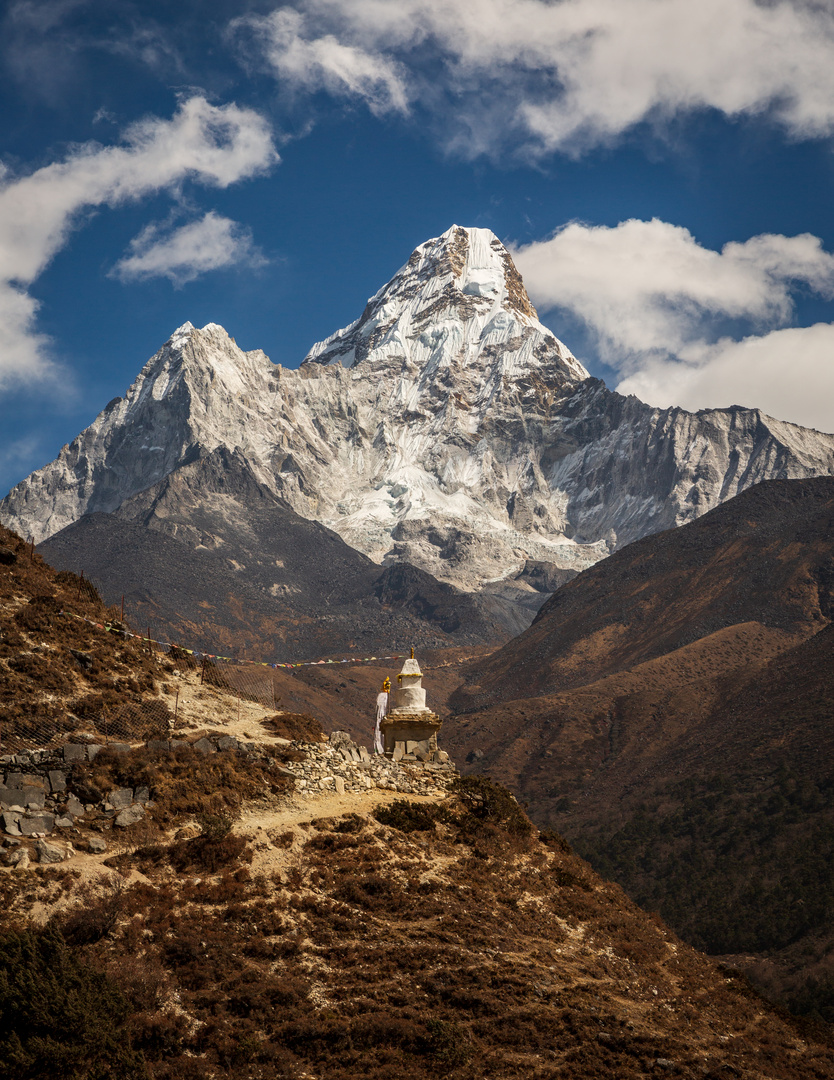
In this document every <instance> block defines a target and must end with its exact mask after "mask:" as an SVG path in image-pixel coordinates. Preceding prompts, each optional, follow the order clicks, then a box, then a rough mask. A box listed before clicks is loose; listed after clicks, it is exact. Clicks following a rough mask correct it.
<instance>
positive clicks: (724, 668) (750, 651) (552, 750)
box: [447, 478, 834, 1019]
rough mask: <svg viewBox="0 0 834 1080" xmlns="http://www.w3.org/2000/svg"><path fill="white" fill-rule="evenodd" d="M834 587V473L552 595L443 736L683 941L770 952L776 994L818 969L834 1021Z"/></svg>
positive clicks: (737, 508)
mask: <svg viewBox="0 0 834 1080" xmlns="http://www.w3.org/2000/svg"><path fill="white" fill-rule="evenodd" d="M832 585H834V480H830V479H827V478H820V479H814V480H805V481H784V482H782V481H774V482H770V483H767V484H762V485H759V486H758V487H755V488H752V489H750V490H749V491H747V492H745V493H743V494H742V495H740V496H738V497H737V498H735V499H734V500H732V501H731V502H729V503H726V504H725V505H723V506H722V507H719V508H718V509H716V510H714V511H712V512H711V513H710V514H707V515H705V516H704V517H703V518H701V519H700V520H699V521H697V522H694V523H692V524H690V525H687V526H685V527H683V528H681V529H678V530H675V531H672V532H667V533H663V534H659V535H657V536H654V537H650V538H648V539H645V540H642V541H639V542H637V543H635V544H632V545H631V546H629V547H628V548H625V549H624V550H623V551H621V552H618V553H616V554H615V555H613V556H612V557H611V558H609V559H608V560H606V561H605V562H604V563H601V564H598V565H597V566H595V567H593V568H592V569H590V570H588V571H585V572H584V573H583V574H581V575H580V576H579V577H578V578H576V579H575V580H574V581H572V582H570V583H569V584H568V585H566V586H565V587H564V588H563V589H561V590H560V591H559V592H558V593H556V594H555V596H554V597H553V598H552V600H550V601H549V602H548V604H546V605H545V607H544V608H543V610H542V612H541V614H540V615H539V617H538V618H537V620H536V622H535V623H534V624H533V626H532V627H531V628H530V630H528V631H527V632H526V633H525V634H523V635H521V636H520V637H519V638H517V639H515V640H514V641H512V642H511V643H510V644H509V645H507V646H505V647H504V648H503V649H501V650H500V651H499V652H497V653H496V654H494V655H493V656H491V657H489V658H487V659H485V660H483V661H482V662H480V663H479V664H478V666H477V667H476V668H475V667H470V669H469V670H468V672H467V673H466V675H467V681H466V684H465V685H464V686H463V687H462V688H461V689H460V690H458V691H457V692H456V693H455V694H453V696H452V703H453V705H454V706H455V707H456V708H457V709H458V710H459V711H461V712H462V714H461V715H458V717H457V718H456V719H455V721H454V722H453V723H450V724H449V725H448V726H447V741H448V742H449V744H450V746H451V749H452V750H453V753H454V754H455V755H456V756H457V758H458V759H459V760H460V759H462V758H464V757H465V756H466V755H467V754H468V753H471V754H472V756H471V758H470V766H469V767H471V768H475V767H477V768H479V769H482V768H487V769H488V770H489V772H490V774H491V775H493V776H495V777H497V778H500V779H502V780H503V781H505V782H507V783H509V784H510V785H511V786H512V787H513V789H514V790H515V791H516V792H517V793H518V794H519V797H522V798H524V799H525V800H527V802H528V803H529V806H530V810H531V813H532V814H533V816H534V818H535V819H536V820H537V821H538V822H540V823H542V824H543V823H551V824H555V825H556V826H557V827H558V828H559V829H560V830H563V831H564V832H565V834H566V835H568V836H569V837H570V838H571V840H572V841H573V842H575V843H576V844H577V845H578V846H579V848H580V850H582V851H583V852H584V853H585V854H586V855H587V857H589V858H591V859H592V861H593V862H594V863H595V864H596V865H597V866H599V867H601V868H603V869H604V870H605V872H606V873H608V874H610V875H611V876H613V877H614V878H615V879H616V880H617V881H619V882H620V883H621V884H623V885H624V886H625V887H626V888H627V889H628V890H629V891H630V892H631V894H632V895H634V896H635V897H636V898H638V899H639V900H640V901H641V902H643V903H645V904H647V905H650V906H651V907H654V908H657V909H658V910H660V912H661V913H662V914H663V915H664V917H666V918H668V919H669V920H670V922H671V923H672V925H674V926H675V928H676V929H677V930H678V931H679V932H681V933H682V934H684V935H685V936H686V937H687V938H688V939H689V940H691V941H694V942H696V943H697V944H699V946H701V947H703V948H706V949H708V950H710V951H711V952H713V953H725V954H726V953H734V954H737V953H745V954H747V959H746V961H745V963H746V964H747V965H748V966H750V967H752V966H753V965H755V964H758V963H759V960H761V959H762V958H767V957H776V956H777V954H778V955H779V956H780V957H781V960H780V962H779V967H778V970H777V969H776V968H775V967H774V966H773V963H772V962H769V966H768V968H767V972H766V974H767V979H768V982H769V985H771V986H772V987H773V989H774V992H778V993H780V994H782V995H783V999H784V1000H789V1001H799V1000H800V999H801V998H802V995H803V994H804V993H805V991H804V990H803V989H802V988H803V987H805V988H806V989H807V986H808V978H809V975H810V974H813V977H814V979H815V980H816V986H817V989H816V991H815V992H814V994H813V995H812V998H813V1007H816V1008H819V1009H820V1010H821V1011H822V1012H824V1013H825V1015H829V1016H830V1018H832V1019H834V995H832V992H831V983H830V982H827V981H826V980H830V976H831V963H830V960H829V959H828V956H829V950H830V947H831V943H832V940H834V939H832V937H831V931H830V926H831V917H832V913H834V871H832V866H834V772H832V761H834V728H832V725H831V717H832V715H834V663H832V644H834V637H832V629H831V617H832ZM473 751H475V753H472V752H473ZM783 950H788V951H787V953H784V954H783ZM803 952H804V958H803V956H802V954H803ZM756 958H758V960H757V959H756ZM758 970H759V973H760V975H761V973H762V972H763V971H764V969H762V968H761V967H760V966H759V968H758ZM762 977H764V976H762ZM802 1000H804V1001H805V1005H806V1006H807V1007H811V1005H809V1004H808V1001H809V1000H810V999H808V998H807V996H806V997H805V998H802Z"/></svg>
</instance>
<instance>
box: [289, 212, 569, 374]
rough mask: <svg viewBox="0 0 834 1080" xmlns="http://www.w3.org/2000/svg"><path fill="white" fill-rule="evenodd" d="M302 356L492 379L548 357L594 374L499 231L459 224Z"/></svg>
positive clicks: (551, 363)
mask: <svg viewBox="0 0 834 1080" xmlns="http://www.w3.org/2000/svg"><path fill="white" fill-rule="evenodd" d="M304 363H305V364H314V363H315V364H341V365H342V367H358V366H359V365H361V367H362V370H363V371H368V372H370V370H372V369H373V370H376V369H378V368H380V367H382V368H385V369H387V370H390V371H396V370H401V371H403V372H415V371H419V372H421V373H424V374H427V375H434V374H436V373H437V372H438V371H439V370H443V369H446V368H452V369H461V368H468V369H478V368H480V369H481V373H482V375H483V376H484V377H486V378H488V377H489V376H499V377H509V378H515V377H517V376H518V375H520V374H523V373H525V372H529V371H530V370H532V369H533V368H536V367H540V366H542V365H544V366H547V367H550V368H553V369H554V371H558V372H559V373H560V374H561V376H562V377H563V378H564V379H566V380H568V381H571V382H574V381H579V380H582V379H586V378H587V377H588V372H587V371H586V370H585V369H584V368H583V367H582V365H581V364H580V363H579V361H578V360H577V359H576V358H575V357H574V356H573V355H572V354H571V352H570V350H569V349H568V348H567V347H566V346H565V345H563V344H562V342H560V341H559V340H558V339H557V338H556V337H554V335H553V334H552V333H551V332H550V331H549V330H548V329H547V328H546V327H545V326H543V325H542V324H541V323H540V322H539V320H538V316H537V315H536V309H535V308H534V307H533V305H532V304H531V303H530V299H529V297H528V296H527V292H526V290H525V288H524V283H523V282H522V280H521V276H520V275H519V273H518V271H517V270H516V268H515V264H514V263H513V260H512V256H511V255H510V253H509V252H508V251H507V249H506V248H505V247H504V245H503V244H502V243H501V241H500V240H499V239H498V237H497V236H495V234H494V233H492V232H490V230H489V229H464V228H461V227H460V226H459V225H453V226H452V227H451V228H450V229H448V230H447V231H446V232H445V233H443V235H442V236H438V237H435V238H434V239H432V240H427V241H426V242H425V243H424V244H420V246H419V247H418V248H416V249H415V250H414V252H413V253H412V255H411V257H410V258H409V260H408V262H407V263H406V264H405V265H404V266H402V267H401V268H400V269H399V270H398V271H397V273H396V274H395V275H394V277H393V278H392V279H391V280H390V281H389V282H388V284H387V285H385V286H383V288H381V289H380V290H379V292H378V293H377V294H376V295H375V296H372V297H371V299H370V300H369V301H368V303H367V306H366V307H365V310H364V312H363V313H362V315H361V316H360V318H359V319H357V320H356V322H354V323H351V324H350V326H347V327H345V328H344V329H343V330H339V331H337V332H336V333H335V334H332V335H331V336H330V337H329V338H327V339H325V340H324V341H321V342H319V343H318V344H317V345H314V346H313V348H312V349H311V350H310V352H309V353H308V354H307V356H306V358H305V360H304ZM473 373H474V371H473Z"/></svg>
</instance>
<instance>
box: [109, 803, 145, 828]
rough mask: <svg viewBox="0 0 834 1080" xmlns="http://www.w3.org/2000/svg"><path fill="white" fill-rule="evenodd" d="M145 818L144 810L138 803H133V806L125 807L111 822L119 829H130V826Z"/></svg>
mask: <svg viewBox="0 0 834 1080" xmlns="http://www.w3.org/2000/svg"><path fill="white" fill-rule="evenodd" d="M144 816H145V808H144V807H143V806H139V804H138V803H134V804H133V806H128V807H125V809H124V810H122V811H120V812H119V813H118V814H117V815H116V818H115V820H114V822H113V824H114V825H118V827H119V828H120V829H127V828H130V826H131V825H136V824H137V823H138V822H140V821H141V820H142V818H143V817H144Z"/></svg>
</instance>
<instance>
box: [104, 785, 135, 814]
mask: <svg viewBox="0 0 834 1080" xmlns="http://www.w3.org/2000/svg"><path fill="white" fill-rule="evenodd" d="M107 801H108V802H109V803H110V805H111V806H112V807H113V809H114V810H124V808H125V807H126V806H130V805H131V803H132V802H133V788H132V787H126V788H116V790H115V791H111V792H110V794H109V795H108V796H107Z"/></svg>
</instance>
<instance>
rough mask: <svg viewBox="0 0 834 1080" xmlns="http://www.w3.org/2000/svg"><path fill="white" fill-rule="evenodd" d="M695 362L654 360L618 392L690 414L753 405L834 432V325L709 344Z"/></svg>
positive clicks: (626, 382)
mask: <svg viewBox="0 0 834 1080" xmlns="http://www.w3.org/2000/svg"><path fill="white" fill-rule="evenodd" d="M697 352H698V355H697V357H695V356H693V359H692V360H690V362H689V363H675V362H673V361H669V360H662V359H658V358H649V359H648V361H647V363H646V365H645V367H644V368H642V370H637V371H635V372H634V373H633V374H632V375H630V376H629V377H628V378H626V379H623V380H622V382H621V383H620V384H619V385H618V386H617V389H618V390H619V391H620V393H622V394H635V395H636V396H637V397H639V398H641V399H642V400H643V401H649V402H650V403H651V404H654V405H660V406H668V405H683V406H685V407H686V408H689V409H706V408H725V407H726V406H728V405H748V406H754V407H756V408H760V409H762V410H763V411H764V412H766V413H769V414H770V415H771V416H775V417H778V418H779V419H780V420H790V421H791V422H792V423H795V424H803V425H804V426H805V427H812V428H816V429H817V430H818V431H827V432H834V326H832V325H831V324H830V323H817V324H816V325H815V326H802V327H789V328H786V329H783V330H772V331H771V332H770V333H768V334H763V335H761V336H755V335H751V336H750V337H746V338H744V339H743V340H741V341H733V340H732V339H729V338H725V339H723V340H721V341H718V342H716V343H715V344H714V345H706V344H703V345H701V347H700V348H699V349H698V351H697Z"/></svg>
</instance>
